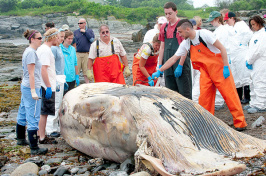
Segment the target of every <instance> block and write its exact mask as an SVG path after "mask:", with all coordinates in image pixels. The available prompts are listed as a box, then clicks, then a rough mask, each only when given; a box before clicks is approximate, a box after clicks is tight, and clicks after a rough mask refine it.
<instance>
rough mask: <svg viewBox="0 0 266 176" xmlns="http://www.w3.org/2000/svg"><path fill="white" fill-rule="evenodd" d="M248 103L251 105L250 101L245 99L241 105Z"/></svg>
mask: <svg viewBox="0 0 266 176" xmlns="http://www.w3.org/2000/svg"><path fill="white" fill-rule="evenodd" d="M247 103H249V100H248V99H245V98H244V99H243V100H241V104H247Z"/></svg>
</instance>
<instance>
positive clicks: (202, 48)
mask: <svg viewBox="0 0 266 176" xmlns="http://www.w3.org/2000/svg"><path fill="white" fill-rule="evenodd" d="M199 41H200V44H199V45H196V46H194V45H193V44H192V42H191V41H190V45H191V46H190V53H191V61H192V65H193V68H194V69H197V70H199V71H200V73H201V74H200V96H199V104H200V105H201V106H202V107H204V108H205V109H206V110H208V111H209V112H210V113H212V114H214V107H215V95H216V88H218V90H219V91H220V93H221V95H222V96H223V98H224V100H225V103H226V104H227V106H228V108H229V110H230V112H231V114H232V116H233V121H234V126H235V127H236V128H243V127H246V126H247V123H246V120H245V117H244V113H243V109H242V106H241V103H240V100H239V97H238V94H237V91H236V87H235V83H234V78H233V76H232V73H231V70H230V68H229V70H230V76H229V77H228V78H226V79H224V77H223V67H224V64H223V59H222V56H221V54H220V53H219V54H215V53H213V52H211V51H210V50H209V49H208V48H207V45H206V43H205V42H204V41H203V40H202V38H201V37H200V36H199Z"/></svg>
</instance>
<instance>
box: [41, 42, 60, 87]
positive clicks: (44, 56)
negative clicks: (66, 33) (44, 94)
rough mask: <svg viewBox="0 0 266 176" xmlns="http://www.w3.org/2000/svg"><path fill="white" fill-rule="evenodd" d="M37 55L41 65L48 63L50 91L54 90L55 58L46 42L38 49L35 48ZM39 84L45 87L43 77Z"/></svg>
mask: <svg viewBox="0 0 266 176" xmlns="http://www.w3.org/2000/svg"><path fill="white" fill-rule="evenodd" d="M36 53H37V55H38V57H39V59H40V61H41V63H42V65H48V66H49V67H48V69H47V72H48V78H49V81H50V84H51V88H52V91H53V92H55V89H56V72H55V59H54V54H53V52H52V50H51V48H50V47H49V46H47V45H46V44H42V45H41V46H40V47H39V48H38V49H37V52H36ZM41 86H42V87H44V88H45V89H46V88H47V87H46V85H45V83H44V81H43V78H42V79H41Z"/></svg>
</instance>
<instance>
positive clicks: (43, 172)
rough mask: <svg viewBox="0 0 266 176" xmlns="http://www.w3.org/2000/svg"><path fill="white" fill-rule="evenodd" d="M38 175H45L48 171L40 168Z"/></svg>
mask: <svg viewBox="0 0 266 176" xmlns="http://www.w3.org/2000/svg"><path fill="white" fill-rule="evenodd" d="M39 175H40V176H46V175H48V172H47V171H46V170H40V172H39Z"/></svg>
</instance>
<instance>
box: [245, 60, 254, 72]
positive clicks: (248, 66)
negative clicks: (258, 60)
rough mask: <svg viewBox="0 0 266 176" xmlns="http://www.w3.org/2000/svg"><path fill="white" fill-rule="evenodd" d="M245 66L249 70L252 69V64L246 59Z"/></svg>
mask: <svg viewBox="0 0 266 176" xmlns="http://www.w3.org/2000/svg"><path fill="white" fill-rule="evenodd" d="M246 67H247V68H248V69H249V70H253V67H252V64H248V61H246Z"/></svg>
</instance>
